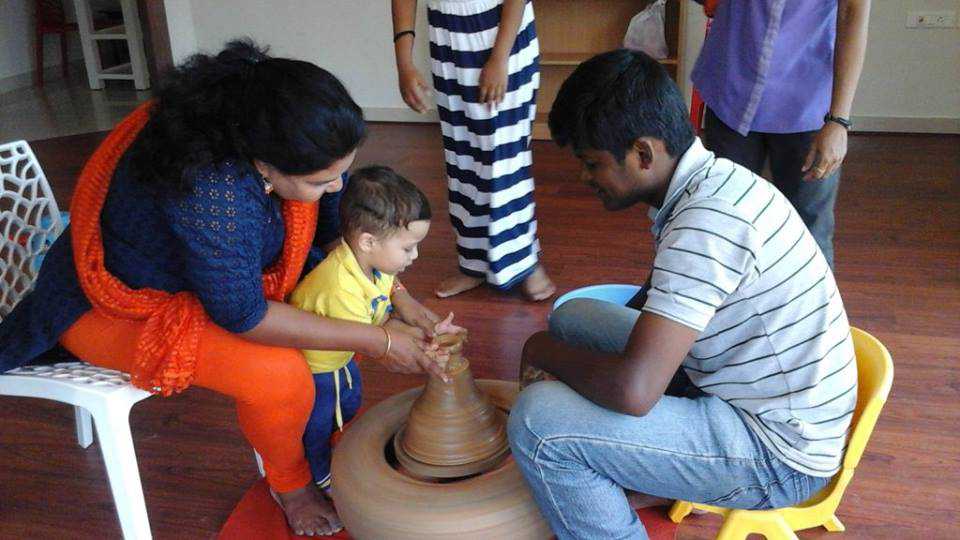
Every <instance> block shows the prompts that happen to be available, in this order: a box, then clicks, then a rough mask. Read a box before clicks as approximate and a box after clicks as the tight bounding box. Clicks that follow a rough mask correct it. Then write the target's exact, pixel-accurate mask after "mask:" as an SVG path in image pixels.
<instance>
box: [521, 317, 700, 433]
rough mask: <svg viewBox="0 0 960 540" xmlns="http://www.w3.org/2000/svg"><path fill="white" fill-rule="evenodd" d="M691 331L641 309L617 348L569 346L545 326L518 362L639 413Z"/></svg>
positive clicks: (683, 351) (605, 403)
mask: <svg viewBox="0 0 960 540" xmlns="http://www.w3.org/2000/svg"><path fill="white" fill-rule="evenodd" d="M697 335H698V332H697V331H696V330H694V329H692V328H689V327H687V326H684V325H682V324H680V323H677V322H674V321H672V320H670V319H667V318H666V317H661V316H660V315H656V314H653V313H648V312H644V313H643V314H642V315H641V316H640V318H639V319H638V320H637V324H636V326H634V327H633V332H631V334H630V341H629V342H628V343H627V348H626V351H625V352H624V353H623V354H610V353H599V352H594V351H590V350H587V349H581V348H578V347H573V346H571V345H568V344H567V343H564V342H562V341H559V340H557V339H556V338H554V337H553V336H551V335H550V333H549V332H539V333H537V334H534V335H533V336H531V337H530V339H529V340H527V343H526V345H524V347H523V362H525V363H527V364H528V365H532V366H534V367H536V368H539V369H542V370H544V371H546V372H548V373H549V374H550V375H552V376H554V377H556V378H557V379H559V380H561V381H563V382H564V383H566V384H567V385H568V386H570V388H573V389H574V390H576V391H577V393H579V394H580V395H582V396H583V397H585V398H587V399H589V400H590V401H593V402H594V403H596V404H598V405H600V406H601V407H605V408H607V409H610V410H612V411H616V412H619V413H623V414H630V415H633V416H643V415H645V414H647V412H649V411H650V409H652V408H653V406H654V405H656V404H657V402H658V401H659V400H660V396H662V395H663V392H664V391H665V390H666V388H667V385H668V384H669V383H670V380H671V379H672V378H673V374H674V373H676V371H677V368H679V367H680V364H681V363H682V362H683V359H684V358H685V357H686V355H687V352H688V351H689V350H690V347H691V346H692V345H693V342H694V340H696V338H697Z"/></svg>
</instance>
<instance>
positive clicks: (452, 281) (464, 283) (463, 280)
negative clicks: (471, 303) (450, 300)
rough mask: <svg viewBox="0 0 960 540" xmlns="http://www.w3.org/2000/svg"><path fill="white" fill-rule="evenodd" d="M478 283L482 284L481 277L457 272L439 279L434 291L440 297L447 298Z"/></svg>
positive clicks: (472, 287)
mask: <svg viewBox="0 0 960 540" xmlns="http://www.w3.org/2000/svg"><path fill="white" fill-rule="evenodd" d="M480 285H483V279H482V278H478V277H473V276H468V275H465V274H457V275H455V276H450V277H448V278H447V279H445V280H443V281H441V282H440V286H439V287H437V290H436V293H437V296H439V297H440V298H447V297H449V296H454V295H456V294H460V293H462V292H467V291H469V290H470V289H475V288H477V287H479V286H480Z"/></svg>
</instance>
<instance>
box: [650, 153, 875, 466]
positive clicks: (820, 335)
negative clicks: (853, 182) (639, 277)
mask: <svg viewBox="0 0 960 540" xmlns="http://www.w3.org/2000/svg"><path fill="white" fill-rule="evenodd" d="M651 218H652V219H653V221H654V225H653V234H654V237H655V238H656V250H657V252H656V257H655V259H654V267H653V273H652V276H651V280H650V290H649V292H648V296H647V301H646V304H645V305H644V307H643V309H644V311H649V312H651V313H656V314H658V315H661V316H663V317H667V318H668V319H671V320H674V321H676V322H679V323H680V324H683V325H685V326H688V327H690V328H693V329H695V330H697V331H698V332H700V335H699V336H698V338H697V340H696V342H695V343H694V345H693V347H692V348H691V349H690V352H689V353H688V354H687V357H686V358H685V359H684V362H683V367H684V369H685V371H686V373H687V375H688V376H689V377H690V380H691V381H693V383H694V384H695V385H696V386H697V387H699V388H700V389H701V390H702V391H703V392H706V393H708V394H710V395H714V396H717V397H719V398H720V399H722V400H724V401H726V402H727V403H729V404H730V405H732V406H733V407H734V408H735V409H736V410H737V412H738V413H739V414H740V415H741V416H742V417H743V419H744V421H745V422H746V424H747V425H748V426H749V427H750V428H751V429H752V430H753V431H754V432H755V433H756V434H757V436H758V437H759V438H760V439H761V440H762V441H763V442H764V443H765V444H766V446H767V447H768V448H769V449H770V450H771V451H772V452H773V453H774V454H775V455H776V456H778V457H779V458H780V459H782V460H783V461H784V462H785V463H786V464H788V465H789V466H791V467H792V468H794V469H796V470H798V471H801V472H804V473H807V474H810V475H813V476H831V475H833V474H834V473H836V472H837V470H838V469H839V467H840V461H841V458H842V454H843V450H844V448H845V444H846V436H847V431H848V430H849V428H850V419H851V417H852V415H853V410H854V407H855V406H856V401H857V364H856V361H855V359H854V352H853V342H852V339H851V336H850V327H849V324H848V322H847V316H846V313H845V311H844V308H843V302H842V300H841V299H840V294H839V293H838V292H837V284H836V282H835V281H834V278H833V273H832V272H831V271H830V267H829V266H828V265H827V262H826V260H825V259H824V257H823V254H822V253H821V252H820V249H819V248H818V247H817V244H816V242H815V241H814V239H813V236H811V235H810V233H809V231H807V228H806V226H804V224H803V221H802V220H801V219H800V216H799V215H798V214H797V212H796V211H795V210H794V209H793V207H792V206H791V205H790V203H789V202H788V201H787V199H786V198H785V197H784V196H783V194H781V193H780V192H779V191H778V190H777V189H776V188H775V187H774V186H773V185H772V184H770V183H769V182H767V181H766V180H764V179H763V178H761V177H759V176H757V175H755V174H753V173H752V172H751V171H750V170H748V169H746V168H745V167H741V166H739V165H736V164H734V163H733V162H732V161H729V160H726V159H720V158H717V157H716V156H714V155H713V153H712V152H709V151H708V150H706V149H705V148H704V147H703V145H702V144H701V142H700V140H699V139H696V140H695V141H694V143H693V145H691V147H690V148H689V149H688V150H687V151H686V152H685V153H684V154H683V156H682V157H681V159H680V161H679V163H678V165H677V170H676V172H675V173H674V176H673V178H672V179H671V181H670V187H669V190H668V193H667V196H666V199H665V202H664V204H663V206H662V208H660V209H651Z"/></svg>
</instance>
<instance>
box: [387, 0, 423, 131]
mask: <svg viewBox="0 0 960 540" xmlns="http://www.w3.org/2000/svg"><path fill="white" fill-rule="evenodd" d="M392 8H393V34H394V35H397V34H399V33H400V32H406V31H408V30H410V31H412V30H414V27H415V26H416V22H417V0H393V2H392ZM413 42H414V35H413V34H404V35H403V36H402V37H400V39H397V40H396V41H394V43H393V52H394V54H395V55H396V59H397V76H398V82H399V84H400V95H401V96H402V97H403V101H404V103H406V104H407V105H408V106H409V107H410V108H411V109H413V110H415V111H417V112H418V113H421V114H422V113H425V112H427V98H426V96H427V91H428V90H429V89H430V87H429V86H427V83H425V82H423V78H422V77H421V76H420V72H419V71H417V67H416V66H415V65H414V64H413Z"/></svg>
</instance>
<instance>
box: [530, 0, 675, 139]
mask: <svg viewBox="0 0 960 540" xmlns="http://www.w3.org/2000/svg"><path fill="white" fill-rule="evenodd" d="M651 2H652V0H537V1H536V2H534V8H535V9H536V17H537V35H538V38H539V41H540V91H539V93H538V94H537V111H538V112H537V118H536V120H535V121H534V125H533V138H534V139H549V138H550V129H549V128H548V127H547V117H548V115H549V114H550V107H551V106H552V105H553V100H554V99H555V98H556V96H557V91H558V90H559V89H560V85H561V84H562V83H563V81H564V80H565V79H566V78H567V77H568V76H569V75H570V74H571V73H573V70H574V69H576V67H577V66H578V65H579V64H580V62H583V61H584V60H586V59H588V58H590V57H592V56H594V55H596V54H598V53H601V52H605V51H609V50H613V49H617V48H619V47H622V46H623V36H624V35H625V34H626V33H627V26H628V25H629V24H630V19H632V18H633V16H634V15H636V14H637V13H640V11H642V10H643V8H645V7H646V6H647V5H648V4H650V3H651ZM686 2H687V0H667V5H666V14H665V21H664V34H665V37H666V40H667V46H668V47H669V49H670V55H669V57H668V58H665V59H663V60H661V61H660V62H661V63H662V64H664V65H665V66H666V68H667V71H669V72H670V75H671V76H673V78H674V80H677V74H678V73H683V70H682V69H681V65H680V64H681V59H682V58H683V55H682V53H683V51H682V44H683V23H684V18H685V16H686V9H687V7H686Z"/></svg>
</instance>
